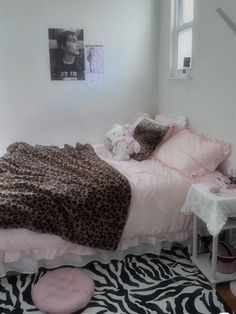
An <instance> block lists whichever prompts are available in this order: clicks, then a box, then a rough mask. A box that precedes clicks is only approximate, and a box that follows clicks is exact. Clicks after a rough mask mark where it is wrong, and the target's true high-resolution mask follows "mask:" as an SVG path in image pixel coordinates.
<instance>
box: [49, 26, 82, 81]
mask: <svg viewBox="0 0 236 314" xmlns="http://www.w3.org/2000/svg"><path fill="white" fill-rule="evenodd" d="M48 37H49V55H50V72H51V80H62V81H72V80H73V81H74V80H85V60H84V32H83V30H82V29H76V30H72V29H59V28H49V30H48Z"/></svg>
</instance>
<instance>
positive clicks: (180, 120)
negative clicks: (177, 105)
mask: <svg viewBox="0 0 236 314" xmlns="http://www.w3.org/2000/svg"><path fill="white" fill-rule="evenodd" d="M155 121H157V122H158V123H160V124H162V125H165V126H170V125H171V126H175V127H176V128H177V129H179V130H181V129H183V128H185V127H186V126H187V119H186V117H184V116H169V115H166V114H157V115H156V117H155Z"/></svg>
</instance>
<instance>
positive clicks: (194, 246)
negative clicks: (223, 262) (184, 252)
mask: <svg viewBox="0 0 236 314" xmlns="http://www.w3.org/2000/svg"><path fill="white" fill-rule="evenodd" d="M197 219H198V218H197V216H196V215H193V261H195V260H196V258H197Z"/></svg>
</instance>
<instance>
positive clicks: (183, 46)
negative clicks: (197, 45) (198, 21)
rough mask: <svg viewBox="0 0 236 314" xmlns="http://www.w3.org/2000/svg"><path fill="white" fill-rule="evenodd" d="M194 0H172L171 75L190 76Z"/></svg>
mask: <svg viewBox="0 0 236 314" xmlns="http://www.w3.org/2000/svg"><path fill="white" fill-rule="evenodd" d="M193 9H194V0H172V27H171V32H172V35H171V58H170V76H171V77H177V78H189V76H190V70H191V65H192V28H193Z"/></svg>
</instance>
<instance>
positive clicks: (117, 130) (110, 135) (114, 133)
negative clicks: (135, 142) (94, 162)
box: [104, 124, 126, 151]
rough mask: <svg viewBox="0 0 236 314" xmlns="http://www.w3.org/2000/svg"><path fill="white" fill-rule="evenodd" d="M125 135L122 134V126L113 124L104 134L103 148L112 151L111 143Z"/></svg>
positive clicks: (124, 133)
mask: <svg viewBox="0 0 236 314" xmlns="http://www.w3.org/2000/svg"><path fill="white" fill-rule="evenodd" d="M125 135H126V132H124V127H123V125H120V124H114V125H113V128H112V129H111V130H110V131H108V132H107V133H106V136H105V143H104V145H105V147H106V148H107V149H108V150H109V151H112V150H113V146H114V145H113V144H112V143H113V142H114V140H116V139H117V138H120V137H121V136H125Z"/></svg>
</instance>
